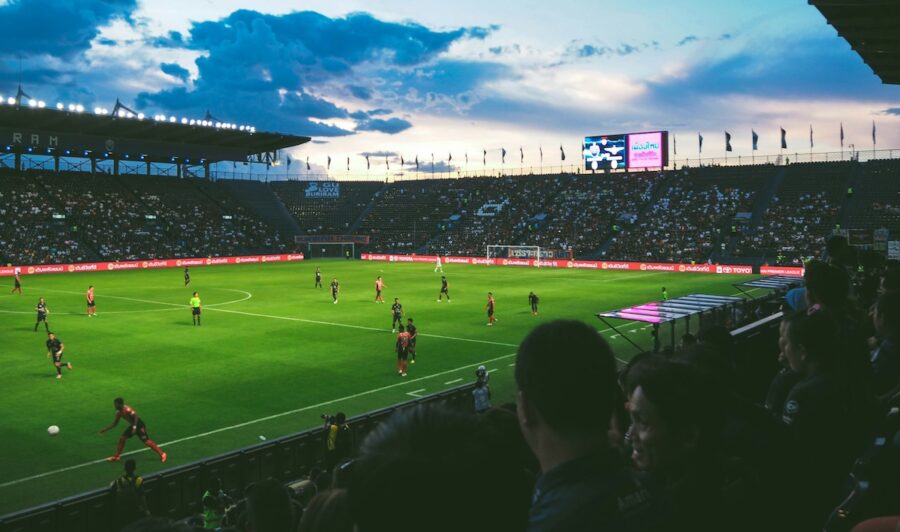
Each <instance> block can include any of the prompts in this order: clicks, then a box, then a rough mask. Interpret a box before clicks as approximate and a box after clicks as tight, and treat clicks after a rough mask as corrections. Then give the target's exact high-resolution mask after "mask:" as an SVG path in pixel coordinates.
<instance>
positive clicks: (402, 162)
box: [400, 155, 406, 170]
mask: <svg viewBox="0 0 900 532" xmlns="http://www.w3.org/2000/svg"><path fill="white" fill-rule="evenodd" d="M405 164H406V161H404V160H403V156H402V155H401V156H400V169H401V170H403V166H404V165H405Z"/></svg>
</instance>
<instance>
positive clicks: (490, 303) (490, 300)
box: [485, 292, 497, 325]
mask: <svg viewBox="0 0 900 532" xmlns="http://www.w3.org/2000/svg"><path fill="white" fill-rule="evenodd" d="M485 308H486V309H487V315H488V323H487V324H488V325H493V324H494V323H496V322H497V318H495V317H494V293H493V292H488V300H487V305H486V306H485Z"/></svg>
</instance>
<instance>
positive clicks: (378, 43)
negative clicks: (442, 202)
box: [137, 10, 499, 136]
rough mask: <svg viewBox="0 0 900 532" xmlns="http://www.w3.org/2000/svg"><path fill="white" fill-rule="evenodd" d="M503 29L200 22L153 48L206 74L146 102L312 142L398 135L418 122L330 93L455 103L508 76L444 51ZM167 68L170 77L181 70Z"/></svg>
mask: <svg viewBox="0 0 900 532" xmlns="http://www.w3.org/2000/svg"><path fill="white" fill-rule="evenodd" d="M496 29H497V27H496V26H488V27H463V28H455V29H449V30H446V31H437V30H432V29H429V28H427V27H425V26H422V25H420V24H417V23H414V22H402V23H397V22H386V21H382V20H379V19H377V18H375V17H374V16H372V15H370V14H368V13H351V14H349V15H347V16H345V17H337V18H330V17H327V16H325V15H322V14H319V13H315V12H311V11H302V12H292V13H288V14H284V15H270V14H264V13H259V12H257V11H252V10H239V11H235V12H233V13H231V14H230V15H228V16H227V17H225V18H223V19H220V20H216V21H201V22H194V23H192V25H191V28H190V30H189V31H188V32H186V33H185V34H184V35H182V34H180V33H175V32H171V33H169V34H168V35H167V36H164V37H157V38H153V39H150V44H151V45H152V46H156V47H167V46H168V47H177V48H181V49H187V50H191V51H192V52H196V53H199V54H200V55H199V56H198V57H197V59H196V65H197V75H196V76H195V77H194V79H193V86H192V90H190V91H188V90H186V89H185V88H184V87H174V88H170V89H165V90H160V91H156V92H144V93H141V94H140V95H139V97H138V102H137V105H138V106H139V107H141V108H143V107H148V106H154V105H155V106H160V107H163V108H165V109H178V110H183V111H185V112H188V111H190V112H193V113H194V114H202V113H203V111H204V110H205V109H206V108H209V109H212V110H213V111H214V112H215V113H217V114H220V115H222V116H228V117H229V118H228V119H229V120H233V121H242V122H249V123H265V124H266V126H267V128H269V129H277V130H281V131H290V132H296V133H300V134H305V135H327V136H340V135H349V134H353V133H354V132H355V131H379V132H383V133H388V134H392V135H393V134H397V133H400V132H401V131H405V130H406V129H409V128H410V127H412V123H410V122H409V121H408V120H406V119H403V118H397V117H393V118H391V117H387V116H384V115H388V114H390V113H391V111H390V110H388V109H384V108H383V107H379V108H376V109H375V110H373V111H362V110H360V111H354V110H352V109H347V108H345V107H344V106H342V105H337V104H335V103H333V102H332V101H331V100H330V99H329V98H330V97H329V96H326V95H330V94H333V95H336V96H338V97H340V96H345V97H347V98H354V99H357V100H364V101H371V102H373V103H375V104H376V105H383V103H386V102H393V103H396V104H398V105H406V106H408V107H412V106H414V105H416V104H417V101H416V100H418V99H421V98H423V97H426V96H427V95H429V94H436V95H439V96H440V95H450V97H454V98H455V97H456V96H457V95H458V94H459V93H463V92H466V91H468V90H470V89H471V88H472V86H473V84H474V83H481V82H483V81H484V80H485V79H486V78H490V77H491V76H493V75H499V73H498V71H497V70H491V69H492V68H495V67H491V66H487V67H481V68H479V66H477V65H475V64H472V65H469V64H466V63H463V62H459V61H450V60H446V59H441V56H442V54H444V53H445V52H446V51H447V50H448V49H449V48H450V46H451V45H452V44H453V43H455V42H458V41H461V40H466V39H479V40H480V39H484V38H486V37H487V36H488V35H490V34H491V33H492V32H494V31H496ZM488 65H490V64H488ZM167 68H169V72H167V73H170V74H171V73H172V72H174V71H175V70H174V69H173V68H171V67H167ZM401 91H403V93H402V94H401ZM409 91H412V94H413V96H414V97H413V98H412V99H410V98H408V96H409V94H410V92H409ZM423 95H425V96H423ZM235 102H237V103H235ZM392 107H393V105H392ZM376 115H378V116H381V118H375V116H376ZM334 120H338V121H337V122H335V121H334Z"/></svg>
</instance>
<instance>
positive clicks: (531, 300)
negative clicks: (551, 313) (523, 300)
mask: <svg viewBox="0 0 900 532" xmlns="http://www.w3.org/2000/svg"><path fill="white" fill-rule="evenodd" d="M538 301H540V300H539V298H538V296H537V294H535V293H534V292H529V293H528V304H529V305H531V315H532V316H537V313H538Z"/></svg>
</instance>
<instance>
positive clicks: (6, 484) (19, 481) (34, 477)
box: [0, 353, 516, 488]
mask: <svg viewBox="0 0 900 532" xmlns="http://www.w3.org/2000/svg"><path fill="white" fill-rule="evenodd" d="M515 355H516V354H515V353H510V354H508V355H503V356H499V357H496V358H491V359H488V360H484V361H482V362H475V363H474V364H467V365H465V366H460V367H458V368H454V369H448V370H446V371H441V372H438V373H435V374H433V375H426V376H424V377H418V378H415V379H411V380H408V381H402V382H398V383H395V384H388V385H387V386H382V387H380V388H374V389H372V390H368V391H365V392H359V393H357V394H353V395H348V396H346V397H341V398H338V399H332V400H330V401H323V402H321V403H317V404H314V405H309V406H303V407H300V408H295V409H294V410H288V411H287V412H281V413H279V414H272V415H270V416H265V417H261V418H258V419H252V420H250V421H245V422H243V423H238V424H236V425H230V426H227V427H222V428H218V429H214V430H210V431H207V432H201V433H200V434H194V435H193V436H185V437H184V438H179V439H176V440H172V441H170V442H166V443H161V444H159V446H160V447H168V446H171V445H175V444H178V443H182V442H186V441H190V440H196V439H198V438H204V437H206V436H211V435H213V434H218V433H220V432H226V431H229V430H234V429H239V428H243V427H247V426H249V425H254V424H256V423H261V422H263V421H271V420H273V419H278V418H280V417H284V416H290V415H293V414H298V413H300V412H305V411H307V410H315V409H317V408H322V407H323V406H328V405H332V404H334V403H339V402H341V401H349V400H351V399H356V398H358V397H363V396H365V395H371V394H373V393H378V392H382V391H385V390H390V389H392V388H397V387H398V386H406V385H407V384H412V383H414V382H419V381H424V380H427V379H432V378H434V377H440V376H442V375H447V374H448V373H454V372H456V371H462V370H464V369H468V368H472V367H477V366H480V365H482V364H490V363H491V362H496V361H498V360H503V359H506V358H509V357H512V356H515ZM417 391H421V390H417ZM149 450H150V449H149V448H147V447H143V448H141V449H135V450H133V451H128V452H125V453H122V456H129V455H133V454H137V453H142V452H146V451H149ZM103 463H106V458H101V459H99V460H92V461H90V462H85V463H83V464H78V465H74V466H69V467H64V468H62V469H57V470H54V471H47V472H45V473H39V474H37V475H32V476H30V477H24V478H20V479H17V480H10V481H9V482H4V483H3V484H0V488H7V487H9V486H15V485H17V484H22V483H23V482H28V481H30V480H37V479H39V478H44V477H49V476H51V475H56V474H58V473H65V472H67V471H74V470H76V469H81V468H84V467H87V466H91V465H94V464H103Z"/></svg>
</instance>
